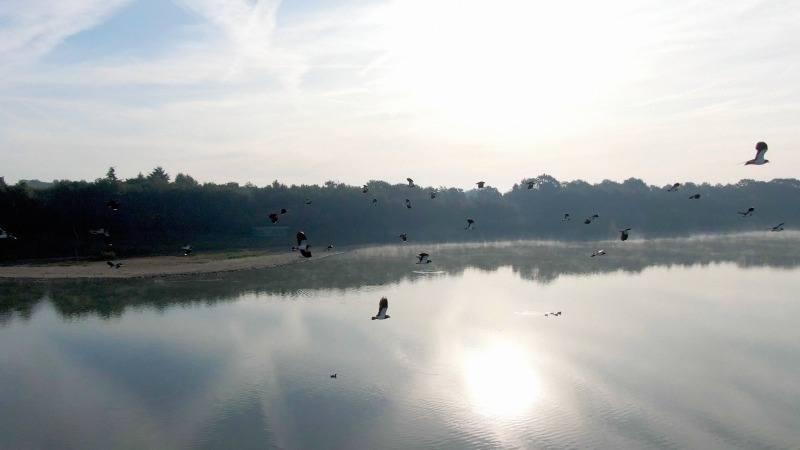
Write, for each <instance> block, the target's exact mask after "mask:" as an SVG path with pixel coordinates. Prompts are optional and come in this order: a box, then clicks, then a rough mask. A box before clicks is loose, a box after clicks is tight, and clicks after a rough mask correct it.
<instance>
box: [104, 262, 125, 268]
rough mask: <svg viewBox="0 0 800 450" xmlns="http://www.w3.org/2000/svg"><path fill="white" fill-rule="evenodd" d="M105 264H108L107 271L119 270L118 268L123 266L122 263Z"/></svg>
mask: <svg viewBox="0 0 800 450" xmlns="http://www.w3.org/2000/svg"><path fill="white" fill-rule="evenodd" d="M106 264H108V268H109V269H119V268H120V267H122V266H123V264H122V263H114V262H111V261H106Z"/></svg>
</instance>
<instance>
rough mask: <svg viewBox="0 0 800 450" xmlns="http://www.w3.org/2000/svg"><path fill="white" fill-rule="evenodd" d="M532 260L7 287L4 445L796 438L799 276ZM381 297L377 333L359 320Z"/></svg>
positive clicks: (667, 443)
mask: <svg viewBox="0 0 800 450" xmlns="http://www.w3.org/2000/svg"><path fill="white" fill-rule="evenodd" d="M669 245H670V246H671V247H674V246H675V244H674V243H670V244H669ZM692 245H694V243H692ZM537 248H538V247H537V246H535V245H532V246H530V247H525V248H524V250H525V251H524V252H519V255H512V253H513V252H514V251H516V250H520V247H519V246H510V245H503V246H498V247H497V248H495V249H492V248H491V247H490V246H482V247H476V250H475V253H474V254H473V255H471V257H472V258H471V259H470V258H465V257H464V252H466V251H469V250H470V249H464V248H460V247H457V246H452V247H440V248H437V249H436V252H437V259H436V261H437V263H436V264H437V265H439V266H437V267H435V268H434V269H436V270H441V271H443V272H446V273H443V274H436V275H435V276H428V275H420V274H415V273H414V270H416V269H417V267H415V266H414V264H413V254H414V252H418V250H417V249H408V248H399V249H393V250H391V251H386V249H382V250H381V251H374V252H371V253H370V251H368V252H366V253H369V254H367V255H365V254H364V253H361V252H358V251H354V252H351V254H343V255H341V258H339V257H338V256H337V257H336V258H333V257H331V258H326V259H325V260H320V261H311V262H310V263H308V264H303V265H297V266H294V267H285V268H275V269H270V270H264V271H253V272H252V273H242V274H232V275H228V276H225V277H223V278H221V281H216V282H214V283H193V282H192V279H190V278H189V279H184V280H181V282H180V283H165V282H162V281H158V280H138V281H132V282H113V283H85V282H84V283H67V282H58V283H55V282H54V283H46V284H41V283H31V284H30V285H26V286H28V288H29V289H30V290H29V291H26V292H28V293H29V294H30V293H36V295H33V294H31V295H32V296H33V297H36V299H35V300H33V301H31V302H30V303H25V302H23V301H21V300H20V299H19V298H17V297H13V298H12V297H10V294H7V293H6V294H4V295H5V297H4V299H5V300H4V301H5V303H3V305H4V307H5V308H7V309H6V310H4V311H3V315H2V317H3V321H2V322H0V355H3V364H2V365H0V447H2V448H53V447H58V446H59V444H61V445H70V446H73V447H79V448H120V447H140V448H155V447H171V448H176V447H181V448H183V447H189V448H204V447H205V448H215V447H216V448H219V447H229V448H245V447H250V446H251V447H256V448H263V447H284V448H296V447H304V448H409V447H413V448H419V447H436V448H442V447H446V448H464V447H525V448H531V447H533V448H537V447H579V448H587V447H602V448H610V447H613V448H641V447H671V446H677V447H691V448H708V447H719V446H720V445H722V446H725V447H748V448H753V447H769V446H774V447H780V448H786V447H791V446H792V445H793V444H795V443H796V440H795V437H796V427H795V426H794V425H793V424H795V423H798V420H800V403H799V402H798V401H797V399H798V398H800V386H799V385H798V384H797V383H796V374H797V373H798V371H800V361H798V359H797V357H796V356H797V354H796V351H797V350H796V348H797V343H798V342H800V332H798V329H797V326H796V317H800V303H798V302H797V301H796V292H797V291H798V287H800V285H799V284H798V283H800V281H798V280H800V277H798V275H800V270H798V268H797V267H795V266H791V265H783V266H778V267H772V266H759V265H756V266H742V265H741V262H740V261H739V260H738V259H737V257H736V255H735V254H734V256H733V257H732V258H731V259H729V260H722V261H711V262H710V263H706V262H705V258H706V256H707V255H708V254H709V252H708V251H707V249H703V250H702V251H696V249H693V247H687V249H686V253H690V252H691V251H696V253H695V255H696V256H693V257H692V258H695V259H694V260H691V259H690V260H688V262H687V260H686V259H680V258H679V259H667V260H665V261H663V262H659V263H658V264H653V265H647V264H644V265H638V264H640V262H641V261H645V260H647V258H645V257H643V256H642V255H638V256H637V255H633V254H632V253H633V252H631V250H630V249H628V251H629V252H630V253H629V254H623V255H620V253H619V252H615V253H610V254H609V255H607V257H606V259H604V260H602V261H600V262H598V261H594V260H592V261H591V263H587V262H585V261H588V260H589V258H588V257H586V255H584V252H579V251H577V250H576V252H575V254H576V255H579V256H580V258H581V259H580V260H579V261H578V260H576V261H566V262H564V261H559V256H561V257H562V259H563V254H555V255H551V253H552V252H549V251H547V249H544V250H541V249H540V250H537ZM631 248H634V247H631ZM515 249H516V250H515ZM564 249H567V250H564ZM561 250H564V251H568V250H569V247H568V246H561V247H559V251H561ZM789 250H790V249H789ZM537 252H539V253H537ZM529 253H530V255H531V256H530V257H529V256H528V254H529ZM387 254H388V255H390V257H385V255H387ZM548 255H550V256H548ZM407 256H411V258H407ZM548 257H549V258H550V260H547V258H548ZM576 257H577V256H576ZM337 258H339V259H337ZM625 258H628V260H627V261H626V260H625ZM465 260H469V261H470V263H469V264H464V263H463V261H465ZM777 260H778V261H779V262H780V264H784V263H783V262H782V261H785V259H783V257H778V258H777ZM542 261H544V262H542ZM632 261H633V262H632ZM693 261H694V262H693ZM470 264H474V266H473V265H470ZM537 264H538V265H537ZM301 266H302V267H301ZM215 279H219V277H218V276H215ZM753 286H768V288H764V289H758V290H757V291H754V288H753ZM36 289H39V290H38V291H37V290H36ZM9 292H20V291H19V286H18V285H13V286H11V288H10V289H9ZM754 292H756V294H755V295H754ZM14 295H16V294H14ZM383 295H385V296H387V297H388V298H389V301H390V306H389V312H390V314H391V317H392V318H391V319H389V320H383V321H372V320H370V316H372V315H374V314H375V312H376V310H377V303H378V299H379V298H380V297H381V296H383ZM552 311H563V315H561V316H552V315H551V316H545V315H544V313H546V312H552ZM333 373H336V374H337V378H335V379H334V378H330V375H331V374H333ZM76 412H77V413H76ZM43 430H44V431H46V432H43Z"/></svg>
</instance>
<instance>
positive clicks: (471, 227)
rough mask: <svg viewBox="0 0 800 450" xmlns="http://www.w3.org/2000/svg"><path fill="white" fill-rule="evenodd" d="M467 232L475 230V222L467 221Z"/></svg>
mask: <svg viewBox="0 0 800 450" xmlns="http://www.w3.org/2000/svg"><path fill="white" fill-rule="evenodd" d="M464 229H465V230H474V229H475V221H474V220H472V219H467V227H466V228H464Z"/></svg>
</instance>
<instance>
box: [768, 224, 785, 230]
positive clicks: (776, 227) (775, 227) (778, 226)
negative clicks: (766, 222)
mask: <svg viewBox="0 0 800 450" xmlns="http://www.w3.org/2000/svg"><path fill="white" fill-rule="evenodd" d="M784 224H785V222H781V223H779V224H777V225H775V226H774V227H772V228H767V229H768V230H770V231H783V225H784Z"/></svg>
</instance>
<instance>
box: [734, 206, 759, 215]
mask: <svg viewBox="0 0 800 450" xmlns="http://www.w3.org/2000/svg"><path fill="white" fill-rule="evenodd" d="M755 210H756V209H755V208H753V207H752V206H751V207H749V208H747V211H744V212H742V211H736V212H737V213H739V214H741V216H742V217H750V216H752V215H753V211H755Z"/></svg>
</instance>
